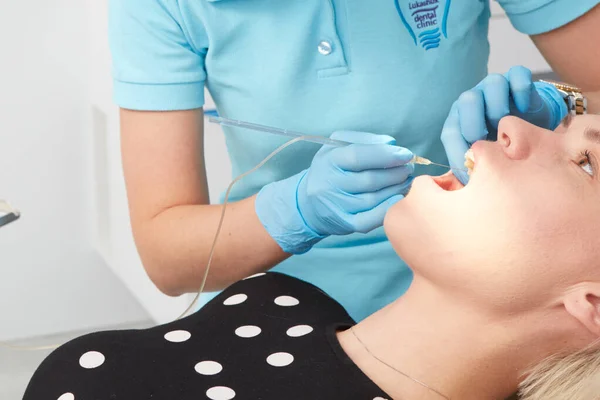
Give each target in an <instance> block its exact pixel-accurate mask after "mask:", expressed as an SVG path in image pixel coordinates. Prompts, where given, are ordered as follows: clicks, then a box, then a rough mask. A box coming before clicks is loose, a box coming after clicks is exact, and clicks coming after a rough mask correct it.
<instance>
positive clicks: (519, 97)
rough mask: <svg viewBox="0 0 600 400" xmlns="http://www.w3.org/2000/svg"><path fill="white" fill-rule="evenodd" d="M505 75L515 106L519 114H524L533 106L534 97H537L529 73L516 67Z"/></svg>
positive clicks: (522, 68) (525, 69)
mask: <svg viewBox="0 0 600 400" xmlns="http://www.w3.org/2000/svg"><path fill="white" fill-rule="evenodd" d="M506 75H507V78H508V82H509V85H510V93H511V95H512V98H513V100H514V103H515V106H516V107H517V110H518V111H519V112H520V113H523V114H524V113H526V112H527V111H529V109H530V107H531V106H532V105H534V106H535V103H534V96H536V95H537V92H536V90H535V88H534V86H533V80H532V76H531V71H530V70H529V69H527V68H525V67H523V66H516V67H512V68H511V69H510V70H509V71H508V73H507V74H506ZM538 97H539V96H538Z"/></svg>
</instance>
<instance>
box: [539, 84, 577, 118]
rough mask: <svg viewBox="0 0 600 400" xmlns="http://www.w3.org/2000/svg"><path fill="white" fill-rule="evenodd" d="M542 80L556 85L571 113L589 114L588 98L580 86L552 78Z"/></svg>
mask: <svg viewBox="0 0 600 400" xmlns="http://www.w3.org/2000/svg"><path fill="white" fill-rule="evenodd" d="M540 82H544V83H548V84H550V85H552V86H554V87H555V88H556V89H557V90H558V91H559V92H560V94H562V95H563V98H564V99H565V103H567V109H568V110H569V114H571V115H573V116H575V115H583V114H587V108H588V107H587V99H586V98H585V96H584V95H583V92H582V90H581V89H580V88H578V87H576V86H573V85H569V84H567V83H562V82H555V81H550V80H542V79H540Z"/></svg>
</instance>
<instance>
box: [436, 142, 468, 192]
mask: <svg viewBox="0 0 600 400" xmlns="http://www.w3.org/2000/svg"><path fill="white" fill-rule="evenodd" d="M465 167H466V168H467V173H468V174H469V176H471V174H472V173H473V170H474V168H475V156H474V154H473V151H472V150H471V149H469V151H467V153H466V154H465ZM433 181H434V182H435V183H436V184H437V185H438V186H439V187H440V188H441V189H442V190H445V191H447V192H454V191H456V190H460V189H462V188H464V187H465V185H463V184H462V183H461V182H460V181H459V180H458V179H457V178H456V176H455V175H454V173H453V172H452V171H449V172H447V173H445V174H444V175H440V176H436V177H434V178H433Z"/></svg>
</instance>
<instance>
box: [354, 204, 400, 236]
mask: <svg viewBox="0 0 600 400" xmlns="http://www.w3.org/2000/svg"><path fill="white" fill-rule="evenodd" d="M403 198H404V196H403V195H397V196H394V197H390V198H389V199H387V200H386V201H384V202H383V203H381V204H379V205H378V206H377V207H375V208H373V209H371V210H369V211H365V212H362V213H358V214H355V215H351V216H350V217H349V218H348V219H349V222H350V224H352V226H353V228H354V230H355V231H356V232H360V233H369V232H371V231H372V230H373V229H376V228H379V227H380V226H382V225H383V220H384V218H385V214H386V213H387V212H388V210H389V209H390V207H392V206H393V205H394V204H396V203H397V202H399V201H401V200H402V199H403Z"/></svg>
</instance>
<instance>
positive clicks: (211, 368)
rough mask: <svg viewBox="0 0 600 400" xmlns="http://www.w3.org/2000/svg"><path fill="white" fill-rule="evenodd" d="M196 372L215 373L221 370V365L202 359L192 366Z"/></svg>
mask: <svg viewBox="0 0 600 400" xmlns="http://www.w3.org/2000/svg"><path fill="white" fill-rule="evenodd" d="M194 369H195V370H196V372H197V373H199V374H200V375H206V376H210V375H217V374H218V373H220V372H221V371H223V366H222V365H221V364H219V363H218V362H216V361H202V362H199V363H198V364H196V366H195V367H194Z"/></svg>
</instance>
